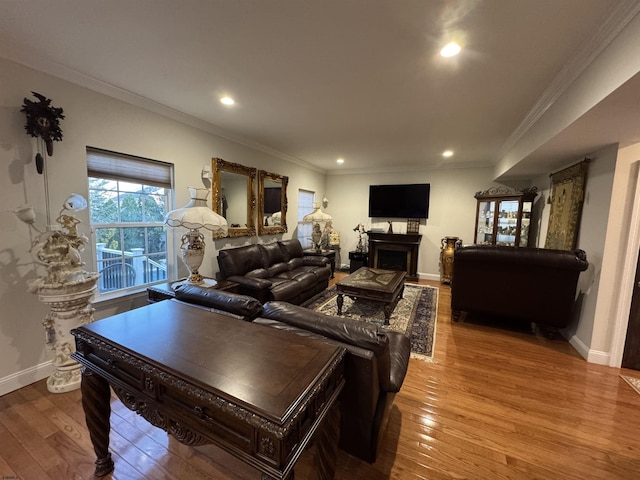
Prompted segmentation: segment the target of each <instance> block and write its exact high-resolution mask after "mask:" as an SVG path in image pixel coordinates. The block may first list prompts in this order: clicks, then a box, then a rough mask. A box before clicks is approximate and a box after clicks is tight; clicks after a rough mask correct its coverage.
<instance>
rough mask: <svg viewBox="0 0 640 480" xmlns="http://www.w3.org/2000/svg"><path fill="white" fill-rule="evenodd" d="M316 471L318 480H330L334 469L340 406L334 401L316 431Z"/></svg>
mask: <svg viewBox="0 0 640 480" xmlns="http://www.w3.org/2000/svg"><path fill="white" fill-rule="evenodd" d="M316 438H317V444H316V456H315V463H316V472H317V474H318V476H317V478H318V480H331V479H333V476H334V474H335V471H336V458H337V456H338V441H339V440H340V406H339V405H338V402H337V401H336V402H335V403H334V404H333V405H332V406H331V409H330V410H329V411H328V412H327V416H326V417H325V419H324V421H323V422H322V425H320V428H319V430H318V431H317V432H316Z"/></svg>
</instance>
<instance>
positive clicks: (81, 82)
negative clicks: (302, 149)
mask: <svg viewBox="0 0 640 480" xmlns="http://www.w3.org/2000/svg"><path fill="white" fill-rule="evenodd" d="M0 57H1V58H5V59H7V60H9V61H11V62H14V63H17V64H19V65H22V66H25V67H28V68H31V69H33V70H37V71H39V72H42V73H46V74H47V75H51V76H52V77H56V78H59V79H61V80H65V81H67V82H69V83H72V84H74V85H78V86H79V87H84V88H87V89H89V90H92V91H94V92H97V93H100V94H103V95H106V96H108V97H111V98H114V99H116V100H120V101H122V102H124V103H127V104H129V105H133V106H136V107H139V108H142V109H144V110H147V111H149V112H152V113H155V114H157V115H161V116H163V117H166V118H169V119H171V120H175V121H176V122H179V123H182V124H184V125H188V126H190V127H193V128H197V129H199V130H202V131H204V132H206V133H209V134H211V135H215V136H217V137H220V138H223V139H225V140H228V141H230V142H233V143H237V144H239V145H242V146H245V147H248V148H251V149H253V150H257V151H260V152H263V153H266V154H268V155H270V156H273V157H276V158H279V159H281V160H284V161H286V162H289V163H293V164H295V165H298V166H300V167H304V168H307V169H309V170H313V171H315V172H319V173H325V170H323V169H321V168H319V167H317V166H316V165H312V164H311V163H308V162H305V161H304V160H302V159H300V158H297V157H295V156H293V155H289V154H286V153H283V152H280V151H278V150H275V149H273V148H271V147H267V146H266V145H262V144H260V143H258V142H254V141H253V140H249V139H247V138H243V137H241V136H239V135H236V134H234V133H231V132H229V131H228V130H225V129H223V128H221V127H219V126H217V125H215V124H212V123H209V122H206V121H204V120H200V119H199V118H196V117H194V116H192V115H188V114H186V113H184V112H181V111H180V110H176V109H174V108H171V107H168V106H166V105H163V104H161V103H159V102H156V101H154V100H151V99H149V98H147V97H143V96H142V95H138V94H136V93H133V92H130V91H129V90H125V89H123V88H120V87H117V86H115V85H112V84H110V83H107V82H104V81H102V80H99V79H97V78H94V77H92V76H90V75H86V74H84V73H81V72H78V71H77V70H74V69H71V68H69V67H66V66H64V65H62V64H60V63H57V62H53V61H51V60H49V59H46V58H44V57H42V56H41V55H39V54H36V53H35V52H32V51H27V50H21V49H16V48H10V47H7V46H4V47H2V46H0Z"/></svg>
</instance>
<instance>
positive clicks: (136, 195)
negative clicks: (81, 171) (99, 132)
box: [87, 149, 173, 294]
mask: <svg viewBox="0 0 640 480" xmlns="http://www.w3.org/2000/svg"><path fill="white" fill-rule="evenodd" d="M87 167H88V168H87V169H88V177H89V211H90V216H91V232H92V236H93V240H94V242H95V247H96V249H95V251H96V259H95V260H96V270H97V271H98V272H100V273H101V274H102V275H101V277H100V281H99V282H98V292H99V293H100V294H104V293H108V292H113V291H124V290H127V289H131V288H134V287H138V288H139V287H140V286H142V285H147V284H151V283H156V282H159V281H162V280H166V279H167V278H168V274H167V254H168V252H167V234H166V231H165V229H164V226H163V225H164V215H165V213H166V212H168V211H169V209H170V205H171V196H172V181H171V180H172V176H173V175H172V174H173V166H172V165H171V164H169V163H164V162H157V161H153V160H146V159H142V158H138V157H131V156H126V155H121V154H117V153H112V152H105V151H101V150H94V149H88V150H87Z"/></svg>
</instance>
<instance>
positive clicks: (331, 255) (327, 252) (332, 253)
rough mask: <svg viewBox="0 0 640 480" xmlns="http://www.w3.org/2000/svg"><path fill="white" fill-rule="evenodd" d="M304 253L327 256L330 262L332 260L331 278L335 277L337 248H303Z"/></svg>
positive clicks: (313, 255)
mask: <svg viewBox="0 0 640 480" xmlns="http://www.w3.org/2000/svg"><path fill="white" fill-rule="evenodd" d="M302 253H304V254H305V255H311V256H312V257H327V258H328V259H329V262H331V278H333V274H334V272H335V271H336V251H335V250H316V249H315V248H310V249H309V250H303V251H302Z"/></svg>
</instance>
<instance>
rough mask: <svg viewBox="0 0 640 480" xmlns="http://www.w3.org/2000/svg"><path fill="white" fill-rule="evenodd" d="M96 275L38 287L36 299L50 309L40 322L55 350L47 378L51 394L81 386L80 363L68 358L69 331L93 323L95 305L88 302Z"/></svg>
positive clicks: (72, 349) (71, 348) (71, 340)
mask: <svg viewBox="0 0 640 480" xmlns="http://www.w3.org/2000/svg"><path fill="white" fill-rule="evenodd" d="M98 278H99V275H97V274H93V275H92V274H87V278H86V281H83V282H80V283H76V284H66V285H60V284H58V285H47V284H46V283H45V284H43V283H40V284H39V285H38V287H37V290H36V292H37V294H38V299H39V300H40V301H41V302H42V303H44V304H47V305H49V307H50V308H51V312H50V313H49V314H48V315H47V316H46V317H45V319H44V322H43V325H44V328H45V333H46V337H47V346H48V347H49V348H50V349H51V350H53V351H54V352H55V358H54V360H53V363H54V366H55V371H54V372H53V374H51V376H50V377H49V378H48V379H47V389H48V390H49V391H50V392H52V393H64V392H70V391H72V390H75V389H77V388H80V379H81V376H80V370H81V365H80V364H79V363H77V362H76V361H75V360H73V359H72V358H70V355H71V354H72V353H74V352H75V351H76V347H75V339H74V336H73V335H71V333H70V331H71V330H72V329H74V328H77V327H79V326H80V325H84V324H86V323H91V322H93V312H94V308H93V307H92V306H91V304H90V303H89V302H90V300H91V297H92V296H93V294H94V292H95V290H96V283H97V281H98Z"/></svg>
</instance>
